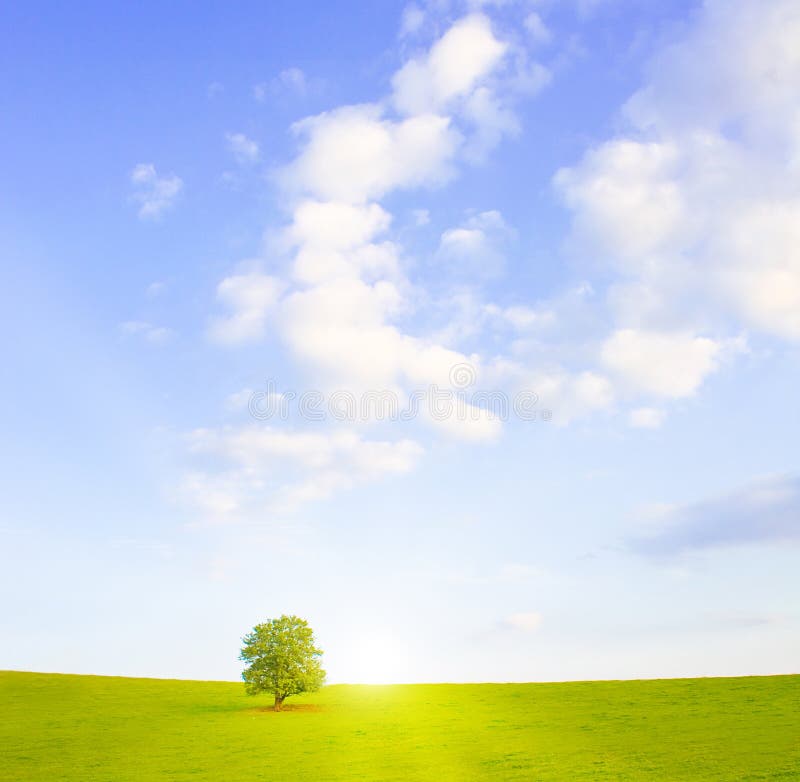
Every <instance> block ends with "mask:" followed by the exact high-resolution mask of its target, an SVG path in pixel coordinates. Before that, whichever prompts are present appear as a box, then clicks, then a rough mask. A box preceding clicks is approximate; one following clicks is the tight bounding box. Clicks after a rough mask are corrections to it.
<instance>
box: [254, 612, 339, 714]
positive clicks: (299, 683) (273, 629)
mask: <svg viewBox="0 0 800 782" xmlns="http://www.w3.org/2000/svg"><path fill="white" fill-rule="evenodd" d="M242 640H243V641H244V646H243V647H242V652H241V654H240V655H239V659H240V660H244V661H245V662H246V663H248V666H247V668H245V669H244V671H243V672H242V678H243V679H244V682H245V688H246V690H247V694H248V695H257V694H258V693H260V692H271V693H273V694H274V695H275V711H280V710H281V706H283V700H284V698H288V697H289V696H290V695H298V694H299V693H301V692H314V691H315V690H318V689H319V688H320V687H321V686H322V683H323V682H324V681H325V671H323V670H322V666H321V665H320V662H319V658H320V656H321V655H322V649H318V648H317V646H316V645H315V641H314V632H313V631H312V629H311V628H310V627H309V626H308V622H306V620H305V619H300V617H299V616H286V615H284V616H281V617H279V618H278V619H270V620H268V621H266V622H264V623H263V624H258V625H256V626H255V627H254V628H253V631H252V632H251V633H248V634H247V635H246V636H245V637H244V638H243V639H242Z"/></svg>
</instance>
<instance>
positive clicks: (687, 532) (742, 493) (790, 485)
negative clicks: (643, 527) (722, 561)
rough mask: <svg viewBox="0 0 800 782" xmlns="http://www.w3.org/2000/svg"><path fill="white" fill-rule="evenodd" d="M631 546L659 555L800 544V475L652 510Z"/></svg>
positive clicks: (765, 480)
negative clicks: (646, 529) (643, 530)
mask: <svg viewBox="0 0 800 782" xmlns="http://www.w3.org/2000/svg"><path fill="white" fill-rule="evenodd" d="M650 524H651V527H652V529H651V531H650V533H649V534H646V535H638V536H635V537H633V538H631V539H630V540H629V541H628V543H629V546H630V547H631V549H632V550H634V551H636V552H638V553H640V554H644V555H647V556H654V557H672V556H676V555H680V554H687V553H692V552H698V551H704V550H708V549H717V548H723V547H729V546H741V545H747V544H758V543H788V542H792V543H800V477H799V476H797V475H778V476H773V477H770V478H765V479H763V480H760V481H757V482H755V483H752V484H751V485H749V486H746V487H744V488H742V489H739V490H737V491H734V492H731V493H730V494H727V495H724V496H721V497H716V498H712V499H708V500H702V501H700V502H695V503H690V504H687V505H679V506H667V507H663V508H661V509H657V510H656V511H655V512H652V513H651V514H650Z"/></svg>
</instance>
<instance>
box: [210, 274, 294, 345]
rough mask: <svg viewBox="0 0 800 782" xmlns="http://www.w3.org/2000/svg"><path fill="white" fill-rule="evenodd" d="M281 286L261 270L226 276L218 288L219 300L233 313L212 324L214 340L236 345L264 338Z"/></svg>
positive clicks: (219, 318)
mask: <svg viewBox="0 0 800 782" xmlns="http://www.w3.org/2000/svg"><path fill="white" fill-rule="evenodd" d="M282 287H283V284H282V283H281V282H280V281H279V280H278V279H276V278H275V277H270V276H269V275H266V274H262V273H261V272H258V271H251V272H247V273H244V274H236V275H232V276H231V277H226V278H225V279H224V280H222V282H220V284H219V285H218V286H217V298H218V299H219V300H220V301H221V302H222V303H223V304H224V305H225V306H226V307H227V308H228V309H229V310H231V314H230V315H227V316H221V317H218V318H216V319H215V320H213V321H212V322H211V325H210V327H209V336H210V337H211V339H212V340H213V341H215V342H218V343H221V344H225V345H235V344H240V343H243V342H251V341H253V340H257V339H259V338H261V337H263V336H264V330H265V327H266V322H267V317H268V316H269V314H270V311H271V310H272V308H273V307H274V306H275V304H276V302H277V301H278V296H279V295H280V292H281V290H282Z"/></svg>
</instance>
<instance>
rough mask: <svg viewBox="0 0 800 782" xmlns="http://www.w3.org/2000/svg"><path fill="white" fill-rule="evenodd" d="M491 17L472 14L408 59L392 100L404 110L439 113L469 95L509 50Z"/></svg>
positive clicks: (397, 78) (396, 80)
mask: <svg viewBox="0 0 800 782" xmlns="http://www.w3.org/2000/svg"><path fill="white" fill-rule="evenodd" d="M508 48H509V47H508V44H506V43H504V42H503V41H500V40H498V39H497V38H496V37H495V35H494V33H493V31H492V26H491V23H490V22H489V19H488V18H487V17H486V16H484V15H483V14H472V15H470V16H467V17H465V18H464V19H461V20H460V21H458V22H456V23H455V24H454V25H453V26H452V27H451V28H450V29H449V30H448V31H447V32H446V33H445V34H444V35H443V36H442V37H441V38H440V39H439V40H438V41H436V43H435V44H434V45H433V46H432V47H431V48H430V50H429V51H428V52H427V53H426V54H425V55H424V56H422V57H419V58H415V59H413V60H410V61H409V62H407V63H406V64H405V65H404V66H403V67H402V68H401V69H400V70H399V71H398V72H397V73H396V74H395V75H394V78H393V79H392V86H393V88H394V94H393V95H392V102H393V103H394V106H395V107H396V108H397V110H398V111H399V112H400V113H401V114H405V115H418V114H428V113H438V112H440V111H442V110H443V109H446V108H447V107H448V105H449V104H450V103H451V102H452V101H454V100H457V99H463V98H466V97H468V96H469V95H470V94H471V93H472V91H473V90H474V89H475V87H476V85H478V84H480V83H481V81H482V80H484V79H486V77H487V76H488V75H489V74H491V73H492V71H493V70H494V69H495V68H496V67H497V66H498V64H499V63H500V61H501V60H502V58H503V56H504V55H505V54H506V53H507V51H508Z"/></svg>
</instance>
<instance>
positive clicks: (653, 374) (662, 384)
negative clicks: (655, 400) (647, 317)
mask: <svg viewBox="0 0 800 782" xmlns="http://www.w3.org/2000/svg"><path fill="white" fill-rule="evenodd" d="M721 350H722V346H721V345H720V344H719V343H718V342H715V341H714V340H711V339H708V338H706V337H697V336H694V335H692V334H680V333H674V332H673V333H659V332H652V331H639V330H636V329H620V330H618V331H615V332H614V333H613V334H612V335H611V336H610V337H609V338H608V339H607V340H606V341H605V342H604V343H603V346H602V349H601V358H602V361H603V363H604V364H605V365H606V367H607V368H608V369H609V370H610V371H611V372H613V373H614V374H616V375H617V376H618V377H619V378H620V379H621V380H622V381H623V382H624V383H625V384H628V385H630V386H633V387H634V388H635V389H637V390H640V391H644V392H647V393H649V394H653V395H655V396H665V397H684V396H690V395H691V394H693V393H694V392H695V391H696V390H697V388H698V387H699V386H700V384H701V383H702V382H703V380H704V378H705V377H706V376H707V375H708V374H709V373H711V372H712V371H713V370H714V369H715V368H716V366H717V363H718V361H719V357H720V352H721Z"/></svg>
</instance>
